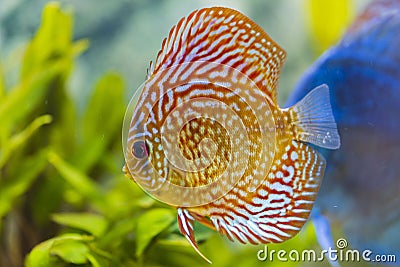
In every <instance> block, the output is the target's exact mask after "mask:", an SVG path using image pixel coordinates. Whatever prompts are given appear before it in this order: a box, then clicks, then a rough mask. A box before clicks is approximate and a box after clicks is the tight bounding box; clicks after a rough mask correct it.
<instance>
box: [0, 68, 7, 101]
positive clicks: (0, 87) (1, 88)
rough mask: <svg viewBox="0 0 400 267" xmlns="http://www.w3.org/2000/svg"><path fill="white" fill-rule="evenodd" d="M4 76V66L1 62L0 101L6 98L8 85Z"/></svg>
mask: <svg viewBox="0 0 400 267" xmlns="http://www.w3.org/2000/svg"><path fill="white" fill-rule="evenodd" d="M5 86H6V85H5V81H4V76H3V67H2V65H1V63H0V102H1V101H2V100H3V99H4V97H5V95H6V87H5Z"/></svg>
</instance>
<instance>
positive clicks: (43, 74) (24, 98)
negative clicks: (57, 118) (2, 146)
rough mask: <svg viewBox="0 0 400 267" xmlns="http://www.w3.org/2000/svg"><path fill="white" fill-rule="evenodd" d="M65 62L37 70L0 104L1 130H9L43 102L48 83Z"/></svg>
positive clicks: (61, 69)
mask: <svg viewBox="0 0 400 267" xmlns="http://www.w3.org/2000/svg"><path fill="white" fill-rule="evenodd" d="M65 64H66V62H65V61H57V62H54V64H52V65H51V66H49V67H48V68H46V69H42V70H37V71H36V72H35V73H34V74H32V76H30V77H29V78H27V79H25V80H24V81H22V82H21V83H20V84H19V85H17V86H16V87H15V88H14V89H12V90H11V92H10V93H9V94H8V95H7V96H6V97H5V98H4V99H3V101H1V102H0V121H1V123H2V127H1V128H0V130H2V128H3V127H4V128H5V129H10V126H11V125H14V124H16V123H17V122H18V121H20V120H21V119H22V118H24V117H26V116H28V115H29V114H30V112H32V111H33V110H34V109H35V108H36V107H37V106H38V105H39V103H42V102H43V99H44V96H45V93H46V91H47V90H48V89H49V82H50V81H51V80H52V79H53V78H54V77H56V76H57V75H58V74H60V73H62V72H63V69H64V68H65V67H66V65H65Z"/></svg>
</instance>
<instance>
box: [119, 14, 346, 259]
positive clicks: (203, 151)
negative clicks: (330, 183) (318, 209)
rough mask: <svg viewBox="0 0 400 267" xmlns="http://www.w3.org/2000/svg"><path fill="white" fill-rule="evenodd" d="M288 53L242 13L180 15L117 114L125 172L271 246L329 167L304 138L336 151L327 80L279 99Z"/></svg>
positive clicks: (189, 231)
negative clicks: (298, 96) (287, 103)
mask: <svg viewBox="0 0 400 267" xmlns="http://www.w3.org/2000/svg"><path fill="white" fill-rule="evenodd" d="M285 58H286V53H285V51H284V50H283V49H282V48H281V47H280V46H279V45H278V44H276V43H275V41H273V40H272V39H271V37H269V36H268V35H267V34H266V33H265V32H264V31H263V30H262V28H261V27H260V26H258V25H257V24H256V23H254V22H253V21H252V20H250V19H249V18H248V17H246V16H245V15H243V14H241V13H240V12H238V11H236V10H233V9H229V8H222V7H212V8H204V9H200V10H195V11H193V12H192V13H190V14H189V15H188V16H187V17H184V18H182V19H181V20H180V21H179V22H178V23H177V25H176V26H174V27H173V28H172V29H171V31H170V32H169V36H168V37H167V38H166V39H165V40H164V41H163V43H162V48H161V50H160V52H159V53H158V56H157V58H156V60H155V64H152V63H151V64H150V68H149V69H148V74H147V79H146V82H145V83H144V85H143V87H142V89H141V91H140V92H139V93H138V94H137V95H136V96H135V97H134V98H133V100H132V101H131V103H130V105H129V108H128V112H127V116H126V120H125V122H124V125H125V126H124V129H125V130H124V137H123V139H124V142H125V144H124V147H125V152H124V153H125V159H126V165H125V168H124V170H125V172H126V173H127V174H128V175H129V176H131V177H132V178H133V180H134V181H135V182H137V183H138V184H139V185H140V186H141V187H142V188H143V189H144V190H145V191H146V192H148V193H149V194H150V195H152V196H153V197H154V198H156V199H159V200H161V201H164V202H166V203H168V204H170V205H172V206H175V207H177V212H178V223H179V228H180V231H181V233H182V234H183V235H184V236H185V237H186V238H187V240H188V241H189V242H190V244H191V245H192V246H193V248H194V249H195V250H196V251H197V252H198V253H199V254H200V255H201V256H202V257H203V258H204V259H206V260H207V261H208V259H207V258H206V257H204V256H203V255H202V254H201V253H200V251H199V249H198V246H197V243H196V240H195V237H194V230H193V224H194V221H199V222H200V223H202V224H204V225H206V226H208V227H210V228H212V229H215V230H216V231H218V232H220V233H221V234H224V235H226V236H227V237H228V238H229V239H231V240H238V241H239V242H241V243H251V244H259V243H270V242H273V243H277V242H283V241H285V240H287V239H289V238H291V237H292V236H294V235H295V234H296V233H297V232H298V231H299V230H300V229H301V227H302V226H303V224H304V223H305V222H306V220H307V218H308V216H309V214H310V211H311V208H312V205H313V202H314V200H315V197H316V194H317V192H318V189H319V186H320V183H321V179H322V177H323V175H324V170H325V165H326V162H325V159H324V158H323V157H322V156H321V155H320V154H319V153H318V152H317V151H316V150H315V149H313V148H312V147H311V146H310V145H309V144H308V143H311V144H314V145H317V146H320V147H324V148H327V149H337V148H339V146H340V137H339V134H338V131H337V128H336V123H335V120H334V117H333V115H332V111H331V105H330V99H329V89H328V87H327V86H326V85H325V84H323V83H321V85H319V86H318V87H317V88H315V89H314V90H312V91H311V92H310V93H309V94H308V95H307V96H305V97H304V99H302V100H301V101H299V102H298V103H296V104H295V105H293V106H292V107H290V108H286V109H281V108H279V106H278V104H277V91H276V88H277V83H278V78H279V74H280V71H281V68H282V66H283V64H284V61H285Z"/></svg>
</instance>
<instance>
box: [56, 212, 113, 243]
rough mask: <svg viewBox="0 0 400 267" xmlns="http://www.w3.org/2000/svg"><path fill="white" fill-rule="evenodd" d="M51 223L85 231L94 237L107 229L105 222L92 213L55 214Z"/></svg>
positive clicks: (102, 218)
mask: <svg viewBox="0 0 400 267" xmlns="http://www.w3.org/2000/svg"><path fill="white" fill-rule="evenodd" d="M52 219H53V221H55V222H57V223H59V224H62V225H66V226H69V227H73V228H77V229H80V230H84V231H87V232H89V233H91V234H92V235H94V236H97V237H100V236H102V235H103V234H104V232H105V230H106V229H107V226H108V222H107V220H106V219H105V218H104V217H102V216H100V215H97V214H92V213H85V212H83V213H57V214H53V216H52Z"/></svg>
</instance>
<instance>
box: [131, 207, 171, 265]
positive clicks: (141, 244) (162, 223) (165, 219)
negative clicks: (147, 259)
mask: <svg viewBox="0 0 400 267" xmlns="http://www.w3.org/2000/svg"><path fill="white" fill-rule="evenodd" d="M174 218H175V217H174V215H173V213H172V211H171V210H168V209H153V210H150V211H148V212H146V213H145V214H143V215H142V216H140V217H139V219H138V221H137V228H136V235H137V238H136V242H137V247H136V256H137V257H140V256H141V255H142V254H143V251H144V250H145V248H146V247H147V246H148V245H149V243H150V241H151V240H152V239H153V238H154V237H155V236H156V235H158V234H159V233H161V232H162V231H163V230H164V229H165V228H167V227H168V226H169V225H170V224H171V223H172V222H173V221H174Z"/></svg>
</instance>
